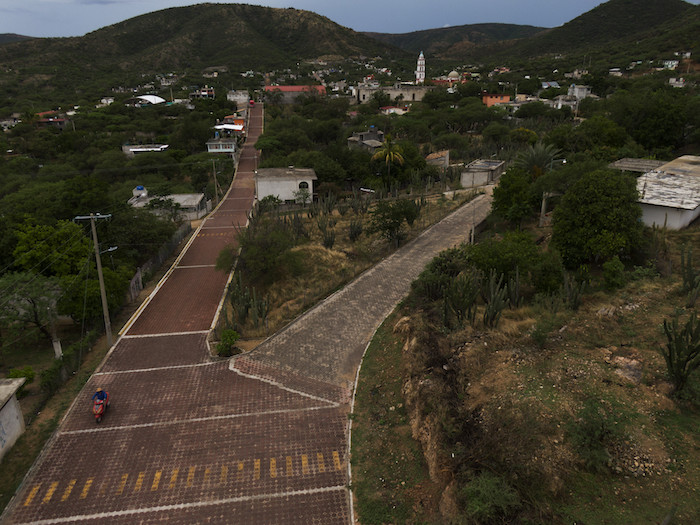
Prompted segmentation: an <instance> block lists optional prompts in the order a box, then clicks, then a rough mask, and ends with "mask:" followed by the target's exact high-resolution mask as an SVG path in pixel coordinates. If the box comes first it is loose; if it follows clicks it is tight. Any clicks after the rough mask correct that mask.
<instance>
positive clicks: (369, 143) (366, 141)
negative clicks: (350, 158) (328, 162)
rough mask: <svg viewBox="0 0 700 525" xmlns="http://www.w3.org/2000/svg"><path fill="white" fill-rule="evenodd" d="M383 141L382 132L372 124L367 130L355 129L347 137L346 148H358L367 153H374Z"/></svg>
mask: <svg viewBox="0 0 700 525" xmlns="http://www.w3.org/2000/svg"><path fill="white" fill-rule="evenodd" d="M383 143H384V132H383V131H381V130H378V129H377V128H375V127H374V126H370V128H369V129H368V130H367V131H355V132H354V133H353V134H352V136H350V137H348V148H360V149H363V150H365V151H367V152H369V153H374V152H375V151H377V148H381V147H382V144H383Z"/></svg>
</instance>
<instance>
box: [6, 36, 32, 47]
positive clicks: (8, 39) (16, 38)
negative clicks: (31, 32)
mask: <svg viewBox="0 0 700 525" xmlns="http://www.w3.org/2000/svg"><path fill="white" fill-rule="evenodd" d="M30 38H34V37H33V36H24V35H16V34H14V33H0V45H2V44H9V43H11V42H21V41H22V40H29V39H30Z"/></svg>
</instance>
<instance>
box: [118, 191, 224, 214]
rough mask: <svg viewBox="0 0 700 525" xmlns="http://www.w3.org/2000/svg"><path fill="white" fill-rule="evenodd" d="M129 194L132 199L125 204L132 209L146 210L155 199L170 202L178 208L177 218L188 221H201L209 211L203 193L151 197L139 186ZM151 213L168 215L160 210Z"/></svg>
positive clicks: (209, 202) (156, 209)
mask: <svg viewBox="0 0 700 525" xmlns="http://www.w3.org/2000/svg"><path fill="white" fill-rule="evenodd" d="M131 194H132V197H131V198H130V199H129V200H128V201H127V202H128V203H129V205H130V206H132V207H134V208H146V207H147V206H148V204H149V203H150V202H151V201H153V200H157V199H162V200H172V201H173V204H175V205H177V206H178V209H177V215H178V217H179V218H181V219H184V220H188V221H194V220H197V219H201V218H202V217H204V216H205V215H206V214H207V213H209V212H210V211H211V201H208V200H207V199H206V196H205V195H204V193H173V194H171V195H163V196H160V197H151V196H149V195H148V190H147V189H146V188H144V187H143V186H141V185H139V186H136V187H135V188H134V189H133V190H132V192H131ZM152 211H153V213H155V214H157V215H167V214H168V211H165V210H163V209H162V208H153V210H152Z"/></svg>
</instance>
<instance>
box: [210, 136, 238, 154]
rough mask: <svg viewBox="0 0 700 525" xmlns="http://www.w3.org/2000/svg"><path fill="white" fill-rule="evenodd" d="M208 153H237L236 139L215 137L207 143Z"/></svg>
mask: <svg viewBox="0 0 700 525" xmlns="http://www.w3.org/2000/svg"><path fill="white" fill-rule="evenodd" d="M207 153H228V154H229V155H233V154H234V153H236V139H235V137H234V138H228V137H223V138H220V137H215V138H213V139H210V140H208V141H207Z"/></svg>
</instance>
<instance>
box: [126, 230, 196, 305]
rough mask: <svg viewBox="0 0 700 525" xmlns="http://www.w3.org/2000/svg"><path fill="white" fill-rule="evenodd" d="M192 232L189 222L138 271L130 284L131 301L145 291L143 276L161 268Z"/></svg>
mask: <svg viewBox="0 0 700 525" xmlns="http://www.w3.org/2000/svg"><path fill="white" fill-rule="evenodd" d="M191 231H192V225H191V224H190V222H189V221H187V222H185V223H184V224H183V225H182V226H180V227H179V228H178V229H177V231H176V232H175V233H174V234H173V236H172V237H171V238H170V240H169V241H168V242H166V243H165V244H163V246H161V247H160V249H159V250H158V253H157V254H156V255H155V256H153V257H152V258H151V259H149V260H148V261H147V262H146V263H145V264H144V265H143V266H141V267H140V268H138V269H137V270H136V273H135V274H134V276H133V277H132V278H131V282H130V283H129V299H130V300H131V301H135V300H136V298H137V297H138V295H139V293H140V292H141V290H143V275H144V274H148V273H151V272H152V271H153V270H154V269H157V268H160V266H161V265H162V264H163V263H164V262H165V261H166V260H167V259H168V257H170V256H171V255H172V254H173V252H174V251H175V249H176V248H177V247H178V246H179V244H180V243H181V242H182V240H183V239H184V238H185V237H187V236H188V235H189V234H190V232H191Z"/></svg>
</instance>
